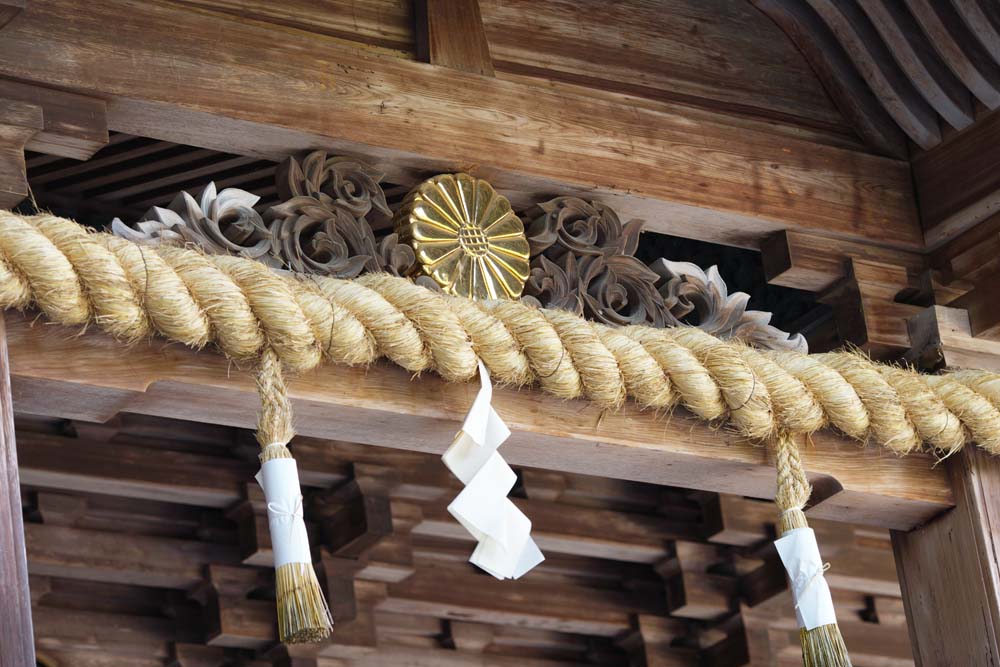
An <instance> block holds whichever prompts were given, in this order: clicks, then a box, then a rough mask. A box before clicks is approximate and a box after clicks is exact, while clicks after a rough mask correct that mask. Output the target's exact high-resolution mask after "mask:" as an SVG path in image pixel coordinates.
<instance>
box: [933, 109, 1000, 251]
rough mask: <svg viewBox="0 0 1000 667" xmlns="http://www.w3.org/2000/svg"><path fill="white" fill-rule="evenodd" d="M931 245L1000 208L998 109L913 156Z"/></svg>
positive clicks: (959, 232) (974, 223)
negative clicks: (938, 143)
mask: <svg viewBox="0 0 1000 667" xmlns="http://www.w3.org/2000/svg"><path fill="white" fill-rule="evenodd" d="M913 179H914V183H915V187H916V190H917V197H918V198H919V200H920V217H921V219H922V221H923V226H924V238H925V239H926V240H927V245H928V247H932V248H933V247H937V246H939V245H941V244H943V243H945V242H946V241H948V240H949V239H952V238H954V237H956V236H958V235H959V234H961V233H962V232H964V231H966V230H968V229H970V228H972V227H973V226H974V225H976V223H978V222H981V221H983V220H985V219H986V218H988V217H989V216H990V215H993V214H995V213H996V211H997V210H998V209H1000V112H993V113H991V114H989V115H987V116H985V117H983V118H981V119H980V120H979V121H978V122H977V123H976V124H975V125H973V126H972V127H971V128H969V129H967V130H965V131H964V132H961V133H959V134H957V135H955V136H954V137H953V138H951V139H950V140H948V141H946V142H944V143H943V144H941V145H940V146H938V147H936V148H934V149H933V150H929V151H927V152H925V153H922V154H920V155H918V156H916V157H915V158H914V159H913Z"/></svg>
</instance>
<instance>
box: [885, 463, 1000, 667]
mask: <svg viewBox="0 0 1000 667" xmlns="http://www.w3.org/2000/svg"><path fill="white" fill-rule="evenodd" d="M946 466H947V467H948V468H949V472H950V476H951V479H952V482H953V484H954V488H955V496H956V507H955V508H954V509H953V510H951V511H949V512H947V513H946V514H944V515H942V516H940V517H938V518H937V519H935V520H933V521H931V522H930V523H928V524H927V525H925V526H922V527H920V528H918V529H916V530H914V531H911V532H909V533H902V532H894V533H893V538H892V540H893V548H894V550H895V552H896V567H897V569H898V572H899V581H900V585H901V586H902V589H903V601H904V603H905V605H906V617H907V620H908V622H909V625H910V639H911V642H912V646H913V655H914V658H915V659H916V664H917V665H918V666H922V667H930V666H931V665H946V664H947V665H995V664H1000V636H998V631H1000V562H998V553H1000V517H998V515H997V508H998V507H1000V461H998V460H997V459H996V458H995V457H991V456H989V455H987V454H985V453H983V452H980V451H978V450H974V449H967V450H965V451H962V452H960V453H959V454H956V455H955V456H954V457H953V460H950V461H948V462H947V464H946Z"/></svg>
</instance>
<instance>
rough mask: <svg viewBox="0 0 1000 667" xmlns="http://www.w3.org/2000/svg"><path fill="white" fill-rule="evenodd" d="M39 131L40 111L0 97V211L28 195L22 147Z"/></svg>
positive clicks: (28, 105) (34, 106)
mask: <svg viewBox="0 0 1000 667" xmlns="http://www.w3.org/2000/svg"><path fill="white" fill-rule="evenodd" d="M41 129H42V108H41V107H40V106H38V105H36V104H29V103H27V102H19V101H14V100H5V99H2V98H0V208H13V207H15V206H17V205H18V204H19V203H21V200H22V199H24V198H25V197H27V196H28V180H27V172H26V169H25V164H24V145H25V144H26V143H27V142H28V141H29V140H31V138H32V137H34V136H35V135H36V134H37V133H38V132H39V131H40V130H41Z"/></svg>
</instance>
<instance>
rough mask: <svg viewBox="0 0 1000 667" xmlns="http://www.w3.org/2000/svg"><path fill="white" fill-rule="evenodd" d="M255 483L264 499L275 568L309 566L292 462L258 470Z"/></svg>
mask: <svg viewBox="0 0 1000 667" xmlns="http://www.w3.org/2000/svg"><path fill="white" fill-rule="evenodd" d="M256 479H257V483H258V484H260V487H261V488H262V489H264V497H265V498H266V499H267V525H268V528H270V530H271V548H272V550H273V551H274V567H275V568H279V567H281V566H282V565H285V564H287V563H306V564H307V565H311V564H312V556H311V555H310V553H309V534H308V533H307V532H306V523H305V521H304V520H303V519H302V489H301V488H300V487H299V470H298V467H297V466H296V465H295V459H289V458H282V459H271V460H270V461H266V462H264V463H263V464H261V466H260V472H258V473H257V477H256Z"/></svg>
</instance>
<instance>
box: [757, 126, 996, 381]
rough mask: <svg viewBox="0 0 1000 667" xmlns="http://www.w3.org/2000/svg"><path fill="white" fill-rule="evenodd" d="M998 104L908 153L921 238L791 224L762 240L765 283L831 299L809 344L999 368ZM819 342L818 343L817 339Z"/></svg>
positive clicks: (925, 363)
mask: <svg viewBox="0 0 1000 667" xmlns="http://www.w3.org/2000/svg"><path fill="white" fill-rule="evenodd" d="M997 146H1000V113H996V112H994V113H992V114H986V113H984V114H982V116H981V118H980V119H979V121H978V122H977V123H976V124H975V125H974V126H972V127H970V128H969V129H967V130H966V131H964V132H962V133H959V134H956V135H953V136H951V137H948V138H947V139H946V140H945V141H944V142H943V143H942V144H941V145H940V146H937V147H935V148H933V149H932V150H929V151H926V152H923V153H920V154H918V155H916V156H915V157H914V159H913V163H912V164H913V170H914V179H915V182H916V186H917V195H918V197H919V198H920V202H921V215H922V218H923V220H922V222H923V228H924V236H925V248H924V249H922V250H921V249H916V250H905V249H899V248H890V247H882V246H877V245H871V244H860V243H854V242H850V241H844V240H839V239H832V238H827V237H821V236H817V235H814V234H807V233H803V232H799V231H791V230H789V231H784V232H779V233H777V234H775V235H773V236H771V237H770V238H768V239H767V240H765V241H764V242H763V243H762V245H761V251H762V258H763V264H764V270H765V275H766V277H767V280H768V282H770V283H771V284H776V285H782V286H787V287H796V288H799V289H805V290H809V291H812V292H816V293H817V294H818V299H819V300H820V301H822V302H825V303H827V304H829V305H830V306H831V308H832V314H833V317H832V318H831V319H830V320H828V322H827V325H828V326H827V328H826V329H825V330H823V329H819V330H816V331H813V332H808V333H809V337H810V338H811V340H810V343H811V346H810V347H811V349H813V350H814V351H820V350H821V349H822V348H823V347H825V346H829V345H830V344H833V345H839V344H842V343H844V342H847V343H853V344H855V345H858V346H859V347H861V348H862V349H864V350H866V351H868V352H870V353H871V354H872V355H874V356H876V357H879V358H895V357H900V356H905V358H906V359H907V360H909V361H911V362H913V363H915V364H917V365H918V366H920V367H922V368H927V369H933V368H939V367H942V366H948V367H979V368H987V369H992V370H997V368H998V367H997V358H998V357H997V356H996V355H997V354H998V353H1000V299H997V298H996V289H997V284H998V282H1000V150H998V149H997V148H996V147H997ZM824 342H825V344H824Z"/></svg>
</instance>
